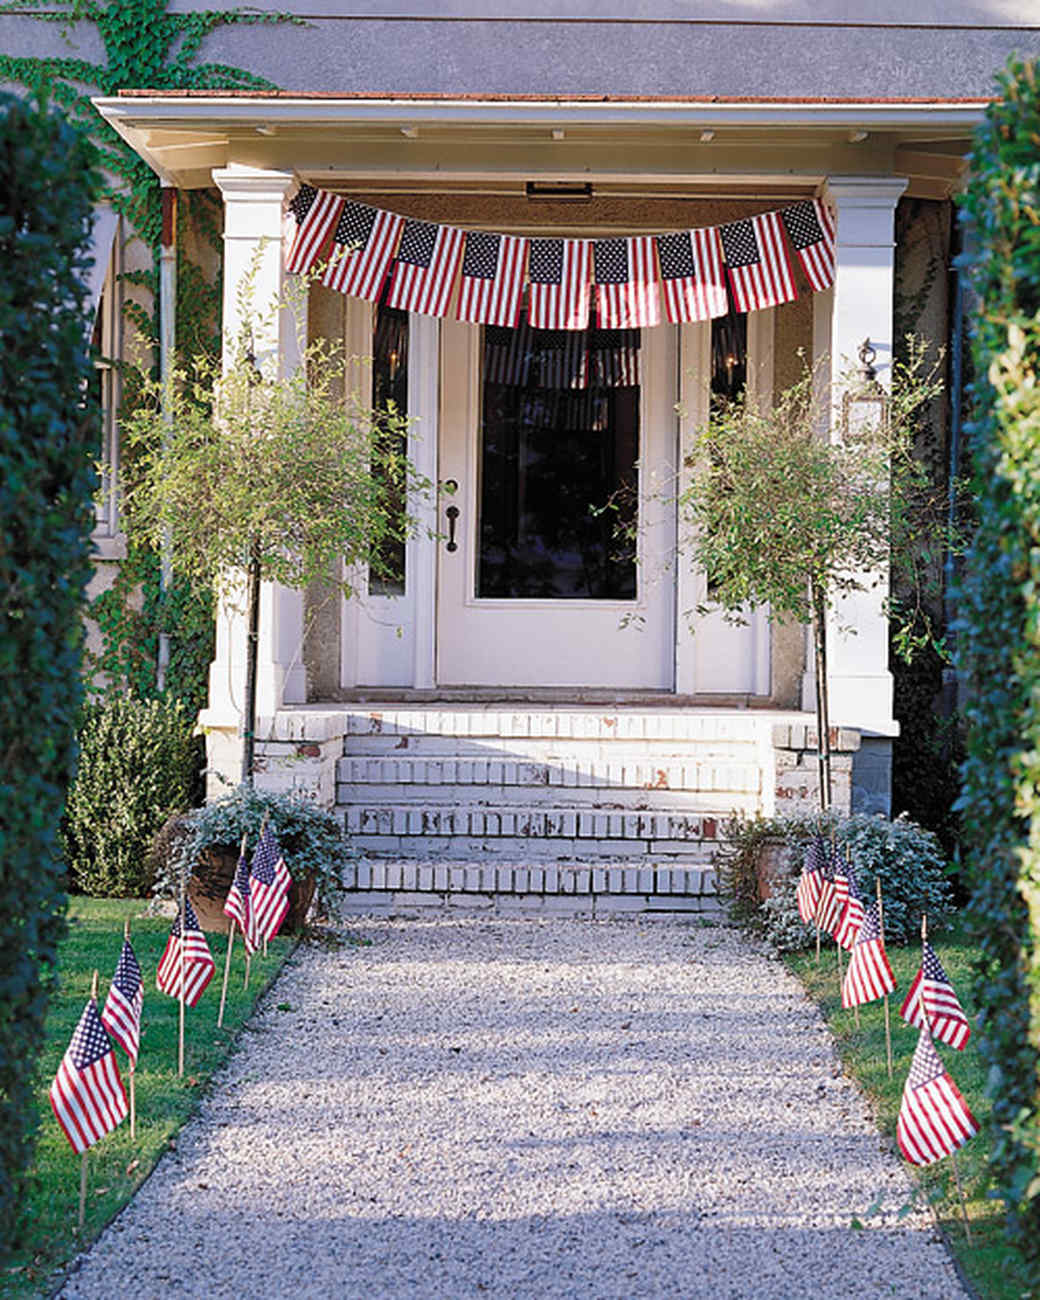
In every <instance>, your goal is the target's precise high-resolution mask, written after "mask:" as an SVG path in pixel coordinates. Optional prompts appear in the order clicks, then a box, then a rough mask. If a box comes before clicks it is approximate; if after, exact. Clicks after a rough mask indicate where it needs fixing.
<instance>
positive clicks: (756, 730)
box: [344, 707, 761, 745]
mask: <svg viewBox="0 0 1040 1300" xmlns="http://www.w3.org/2000/svg"><path fill="white" fill-rule="evenodd" d="M344 722H345V724H346V726H345V734H346V737H347V743H348V745H349V743H350V740H351V739H352V738H353V737H364V736H383V737H385V736H395V737H398V738H401V737H408V738H411V737H413V736H414V737H419V736H425V737H430V736H448V737H452V738H455V737H490V738H492V739H494V740H496V741H506V742H508V741H510V740H514V739H525V738H526V739H555V740H597V741H615V740H630V741H646V740H683V741H699V742H712V743H720V742H725V743H727V744H728V743H730V742H738V743H744V744H756V743H757V742H758V740H759V738H760V736H761V727H760V725H759V722H758V719H757V718H756V717H755V716H754V715H753V714H749V713H744V712H733V713H728V712H724V711H721V710H720V711H718V712H713V713H707V712H701V713H693V712H689V713H684V712H681V711H677V710H674V709H660V710H657V711H652V710H647V711H643V710H628V709H626V710H620V711H617V712H611V711H610V710H609V709H595V708H586V709H577V708H566V709H563V708H561V709H555V710H553V709H545V708H533V709H507V710H498V709H484V708H478V707H475V708H470V709H434V708H429V709H373V710H364V711H361V710H351V709H347V710H344Z"/></svg>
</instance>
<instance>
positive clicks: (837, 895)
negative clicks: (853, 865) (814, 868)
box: [816, 845, 846, 934]
mask: <svg viewBox="0 0 1040 1300" xmlns="http://www.w3.org/2000/svg"><path fill="white" fill-rule="evenodd" d="M824 858H825V862H824V867H823V875H822V877H821V880H820V900H819V902H818V904H817V907H816V924H817V925H818V926H819V927H820V929H821V930H823V931H824V932H825V933H826V934H832V933H833V931H834V930H836V929H837V927H838V922H839V921H840V920H841V913H842V910H843V909H844V907H845V898H846V891H845V888H844V885H845V882H844V881H843V882H842V883H841V884H840V885H839V883H838V875H837V864H836V862H835V861H834V852H833V850H832V849H831V847H830V846H829V845H825V847H824Z"/></svg>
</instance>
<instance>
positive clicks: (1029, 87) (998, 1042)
mask: <svg viewBox="0 0 1040 1300" xmlns="http://www.w3.org/2000/svg"><path fill="white" fill-rule="evenodd" d="M999 91H1000V99H999V100H997V101H996V102H995V103H993V104H991V105H990V106H989V107H988V108H987V110H986V117H985V121H984V123H983V125H982V126H981V127H980V128H979V132H978V135H977V137H976V144H975V149H974V152H973V154H972V160H971V180H970V183H969V185H968V189H967V193H966V196H965V207H966V209H967V212H968V215H969V216H970V219H971V221H972V223H973V225H974V228H975V232H976V235H977V249H978V251H977V254H976V255H975V258H974V261H973V264H972V267H971V272H972V282H973V285H974V288H975V290H976V292H977V294H978V297H979V307H978V310H977V311H974V312H973V313H972V352H973V361H974V375H975V380H974V382H973V384H972V387H971V403H972V419H971V421H970V422H969V424H968V428H967V432H968V436H969V439H970V445H971V447H972V454H973V466H972V469H973V488H974V496H975V502H976V509H977V514H978V527H977V530H976V534H975V539H974V541H973V543H972V547H971V550H970V552H969V555H968V557H967V562H966V565H965V576H964V581H963V587H962V591H961V592H960V595H959V608H960V611H961V618H962V627H961V629H960V637H959V641H958V668H959V669H960V671H961V673H962V680H963V681H964V683H965V685H966V691H965V697H966V710H965V712H966V716H967V724H968V725H967V742H966V748H967V758H966V760H965V763H964V768H963V773H962V775H963V781H964V793H963V796H962V800H961V811H962V815H963V824H964V838H965V844H964V874H965V876H966V878H967V882H968V885H969V888H970V890H971V897H970V900H969V905H968V923H969V926H970V929H971V934H972V938H973V939H974V940H975V941H976V942H977V943H978V944H979V946H980V948H981V958H980V961H979V964H978V967H977V969H976V979H975V995H976V998H977V1000H978V1003H979V1005H980V1006H981V1007H982V1008H983V1017H982V1024H981V1028H980V1033H979V1049H980V1051H981V1052H982V1055H983V1058H984V1059H985V1061H986V1062H987V1064H988V1066H989V1084H988V1088H989V1094H990V1097H991V1099H992V1102H993V1109H992V1120H991V1128H990V1137H991V1147H990V1160H991V1166H992V1169H993V1173H994V1177H995V1180H996V1183H997V1186H998V1189H999V1193H1000V1195H1001V1196H1002V1197H1003V1199H1004V1201H1005V1203H1006V1205H1007V1206H1008V1208H1009V1210H1010V1212H1011V1217H1010V1223H1011V1226H1012V1228H1013V1229H1014V1230H1015V1232H1016V1234H1017V1236H1018V1239H1019V1242H1020V1244H1021V1247H1022V1250H1023V1252H1024V1253H1025V1254H1026V1256H1027V1257H1028V1258H1029V1259H1030V1261H1031V1263H1032V1266H1033V1268H1034V1269H1035V1271H1036V1287H1037V1290H1038V1292H1040V799H1038V795H1037V792H1038V789H1040V709H1038V701H1040V637H1038V635H1037V626H1038V620H1040V383H1038V378H1037V375H1038V370H1040V154H1038V152H1037V145H1036V142H1037V139H1038V138H1040V69H1038V65H1037V62H1036V60H1030V61H1029V62H1021V61H1018V60H1012V62H1011V63H1010V65H1009V67H1008V69H1007V71H1006V72H1005V73H1004V74H1003V75H1002V76H1001V78H1000V86H999Z"/></svg>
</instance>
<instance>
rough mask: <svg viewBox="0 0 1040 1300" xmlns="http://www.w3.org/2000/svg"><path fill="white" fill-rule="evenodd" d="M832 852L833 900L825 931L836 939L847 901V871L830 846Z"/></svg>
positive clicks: (835, 850)
mask: <svg viewBox="0 0 1040 1300" xmlns="http://www.w3.org/2000/svg"><path fill="white" fill-rule="evenodd" d="M832 852H833V853H834V854H835V857H836V860H835V864H834V901H833V904H832V906H831V915H830V924H829V925H828V926H827V933H828V934H829V935H830V936H831V938H832V939H834V940H835V941H837V938H838V932H839V931H840V930H841V921H842V917H843V916H844V915H845V909H846V908H847V907H848V903H849V873H848V871H847V870H846V867H845V863H844V862H843V861H842V860H841V859H840V858H838V857H837V849H835V848H832Z"/></svg>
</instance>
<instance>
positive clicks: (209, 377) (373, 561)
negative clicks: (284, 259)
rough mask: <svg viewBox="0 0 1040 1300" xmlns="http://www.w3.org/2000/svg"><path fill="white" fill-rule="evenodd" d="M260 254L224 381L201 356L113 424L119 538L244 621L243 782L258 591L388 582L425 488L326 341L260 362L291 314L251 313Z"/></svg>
mask: <svg viewBox="0 0 1040 1300" xmlns="http://www.w3.org/2000/svg"><path fill="white" fill-rule="evenodd" d="M260 256H262V250H261V251H260V252H258V254H257V258H256V259H255V260H254V263H253V266H252V268H251V270H250V272H249V273H248V274H247V275H246V276H245V277H244V279H243V282H242V284H241V285H240V286H239V290H238V295H239V305H240V315H241V319H242V320H243V321H244V322H245V323H244V326H243V328H242V330H241V331H240V334H239V336H238V337H237V338H236V339H235V340H233V341H231V340H229V343H228V347H227V349H226V351H227V356H226V360H225V364H224V366H223V368H221V367H220V366H218V365H217V364H215V363H214V362H213V361H211V360H210V359H209V358H207V357H198V358H195V359H193V360H192V361H190V362H188V363H187V364H179V365H177V366H176V367H175V368H174V371H173V373H172V375H171V377H170V379H169V381H168V382H167V383H166V384H165V385H163V384H161V383H159V382H156V381H153V380H151V379H149V378H148V377H147V376H146V375H142V376H141V377H140V382H141V386H142V395H143V398H144V400H142V401H141V402H140V403H139V404H138V405H137V407H136V408H135V409H134V410H133V411H132V412H131V413H130V415H129V416H128V417H127V418H126V420H125V421H124V424H123V431H124V438H125V442H126V445H127V446H128V447H129V450H130V455H129V456H128V458H127V461H128V464H127V470H126V474H125V501H124V516H123V517H124V520H125V526H126V530H127V533H128V534H129V536H130V537H131V538H132V539H138V538H139V539H141V540H144V541H146V542H148V543H149V544H151V545H153V546H155V547H160V546H163V545H165V546H167V547H168V548H169V551H168V553H169V555H170V559H171V562H172V567H173V570H174V572H175V573H176V574H177V575H179V576H182V577H187V578H191V579H193V580H197V581H200V582H205V583H212V584H213V585H214V587H215V589H216V591H217V594H218V595H219V596H220V597H221V598H222V599H223V600H224V601H225V603H226V604H227V605H229V606H230V607H231V608H237V609H239V610H244V612H245V616H246V622H247V627H248V629H249V636H248V639H247V664H246V700H245V703H244V708H243V715H244V716H243V735H244V740H245V744H244V747H243V749H244V752H243V767H242V778H243V780H244V781H251V780H252V765H253V764H252V759H253V744H254V736H255V729H256V726H255V724H256V716H255V714H256V698H255V683H256V665H257V624H258V609H259V591H260V584H261V582H266V581H269V582H274V583H279V584H281V585H283V586H286V587H290V588H294V589H298V590H302V589H305V588H307V587H310V586H311V584H314V583H322V584H326V585H327V588H329V589H331V590H332V591H334V592H336V593H339V592H342V594H343V595H345V596H349V595H351V593H352V585H351V577H352V574H353V573H355V572H357V571H358V570H359V569H361V568H362V567H364V568H367V569H368V570H369V571H370V572H373V573H376V574H379V575H380V576H388V575H386V573H385V568H386V564H387V561H386V559H385V557H386V556H387V555H390V554H393V553H394V552H393V547H392V546H391V545H390V543H392V542H395V541H400V540H403V539H405V538H407V536H409V535H410V534H411V533H412V532H413V530H414V528H415V526H416V522H415V519H414V517H413V515H411V514H410V513H409V512H408V509H407V508H404V509H402V505H401V503H402V502H407V501H409V500H411V501H415V500H416V499H417V497H418V496H421V495H422V494H423V493H425V492H426V491H428V488H429V485H428V484H427V483H426V482H425V480H423V479H422V478H421V477H420V476H419V475H418V474H417V473H416V472H415V470H414V469H413V467H412V465H411V463H410V461H409V460H408V458H407V455H406V451H405V448H406V425H407V421H406V420H405V419H404V417H402V416H401V415H400V414H399V413H398V412H397V411H396V410H395V409H394V408H393V406H392V405H391V406H389V407H388V408H386V409H380V410H373V409H372V408H371V406H369V405H368V404H367V403H366V402H365V401H363V400H362V398H361V397H360V396H359V395H358V393H357V392H356V391H354V389H353V387H352V385H351V382H350V380H351V376H352V375H356V374H357V372H358V365H357V361H356V359H354V360H353V361H352V360H350V359H347V358H345V357H344V355H343V353H342V350H341V348H340V346H339V345H338V343H333V342H330V341H328V340H325V339H316V340H313V341H311V342H310V343H306V341H305V340H303V339H302V338H301V339H299V340H298V344H299V357H300V359H299V363H298V364H297V365H296V366H295V367H294V368H293V369H292V370H291V372H289V373H283V372H282V370H281V368H280V358H279V356H278V353H277V349H272V350H271V353H270V355H267V356H264V357H263V358H262V359H261V360H257V352H258V350H259V348H258V343H257V340H265V339H272V338H277V337H278V334H277V329H276V326H277V320H276V317H277V316H279V315H280V314H281V313H283V312H290V313H293V312H294V304H292V303H277V304H273V305H271V306H269V307H267V308H265V309H264V310H262V311H261V310H258V309H257V308H256V307H255V306H254V305H253V281H254V279H255V275H256V271H257V267H258V266H259V258H260ZM295 315H296V319H297V320H298V319H299V314H298V313H295ZM301 636H302V634H301ZM301 645H302V639H301Z"/></svg>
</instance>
